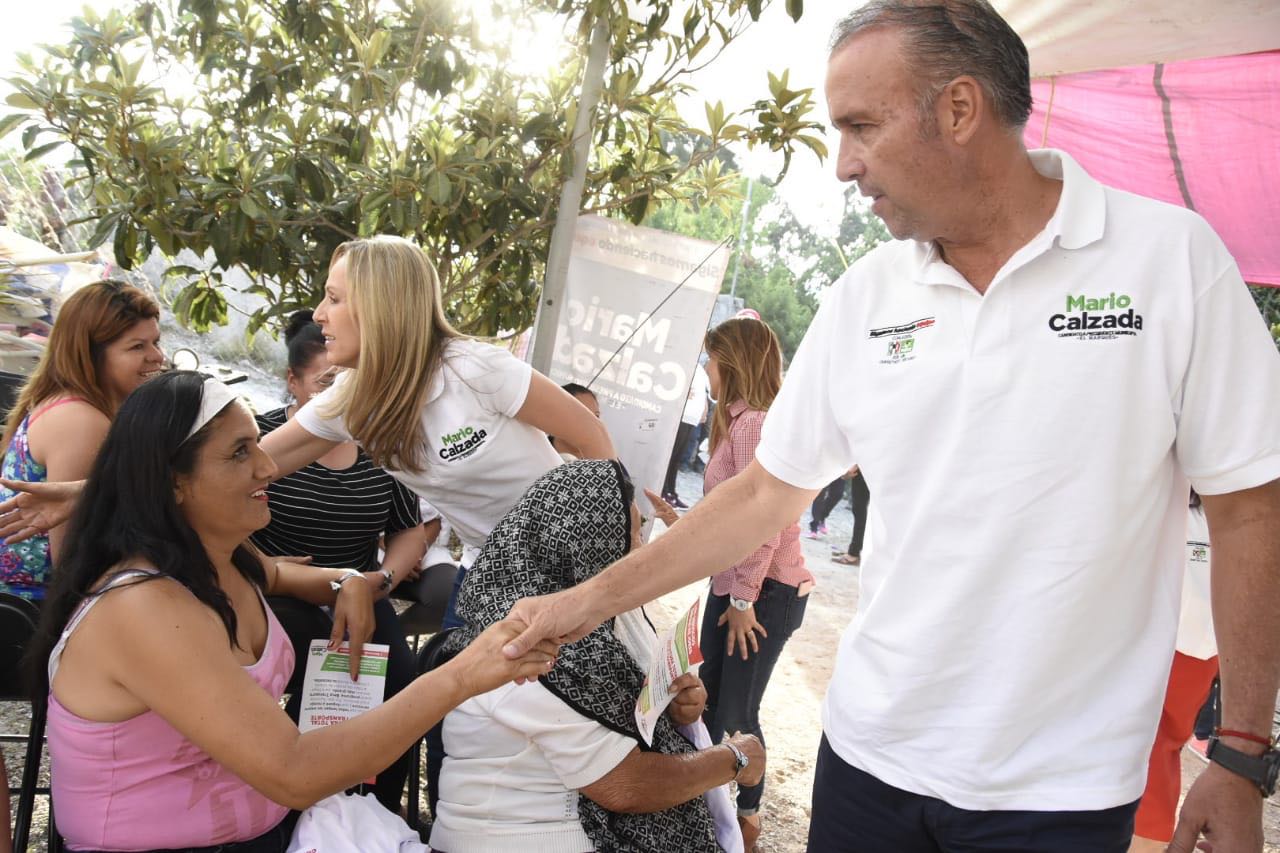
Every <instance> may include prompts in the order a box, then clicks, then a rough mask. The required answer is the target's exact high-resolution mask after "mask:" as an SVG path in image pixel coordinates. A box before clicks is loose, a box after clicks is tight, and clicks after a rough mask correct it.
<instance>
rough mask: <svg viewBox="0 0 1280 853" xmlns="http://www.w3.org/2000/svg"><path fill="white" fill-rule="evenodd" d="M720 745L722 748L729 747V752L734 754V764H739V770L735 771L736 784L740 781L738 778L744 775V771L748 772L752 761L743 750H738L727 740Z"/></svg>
mask: <svg viewBox="0 0 1280 853" xmlns="http://www.w3.org/2000/svg"><path fill="white" fill-rule="evenodd" d="M720 744H721V746H727V747H729V751H730V752H732V753H733V760H734V763H735V764H737V767H738V769H737V770H735V771H734V773H733V779H734V781H735V782H736V781H737V780H738V777H739V776H741V775H742V771H743V770H746V769H747V765H748V764H750V763H751V759H750V758H747V756H746V755H745V754H744V753H743V751H742V750H740V749H738V748H737V747H736V746H734V745H733V744H732V743H730V742H729V741H727V740H723V741H721V742H720Z"/></svg>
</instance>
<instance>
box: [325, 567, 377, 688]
mask: <svg viewBox="0 0 1280 853" xmlns="http://www.w3.org/2000/svg"><path fill="white" fill-rule="evenodd" d="M373 627H374V617H373V586H372V585H371V584H370V583H368V582H367V581H366V580H364V576H363V575H361V577H360V578H359V579H357V578H352V579H351V580H349V581H347V582H346V583H344V584H343V585H342V586H340V587H338V599H337V601H335V602H334V603H333V631H332V632H331V633H330V634H329V648H330V649H336V648H337V647H338V646H339V644H341V643H342V637H343V635H344V634H345V635H346V637H347V640H348V642H349V643H350V644H351V680H352V681H359V680H360V656H361V655H362V654H364V644H365V643H367V642H369V638H370V637H372V636H373Z"/></svg>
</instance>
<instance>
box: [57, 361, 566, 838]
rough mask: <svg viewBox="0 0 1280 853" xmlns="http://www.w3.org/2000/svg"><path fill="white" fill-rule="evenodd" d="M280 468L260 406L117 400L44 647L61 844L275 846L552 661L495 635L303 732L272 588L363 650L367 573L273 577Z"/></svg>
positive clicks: (190, 393)
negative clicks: (316, 809) (267, 557)
mask: <svg viewBox="0 0 1280 853" xmlns="http://www.w3.org/2000/svg"><path fill="white" fill-rule="evenodd" d="M275 471H276V469H275V465H274V464H273V463H272V462H271V459H270V458H269V457H268V456H267V455H266V454H265V453H264V452H263V451H262V449H261V448H260V447H259V446H258V428H257V424H256V423H255V421H254V419H253V416H252V415H251V414H250V412H249V410H248V409H247V408H246V407H245V406H243V405H242V404H241V403H239V402H238V401H237V400H236V399H235V397H234V395H233V394H232V393H231V392H230V391H229V390H227V388H226V387H225V386H223V385H221V384H219V383H217V382H216V381H214V380H205V379H204V378H203V377H201V376H200V375H198V374H196V373H190V372H185V371H179V372H173V373H169V374H165V375H162V376H160V377H158V378H156V379H154V380H152V381H150V382H148V383H146V384H145V385H143V386H141V387H140V388H139V389H138V390H136V391H135V392H134V393H133V394H132V395H130V397H129V398H128V399H127V400H125V402H124V405H123V406H121V408H120V410H119V412H118V413H117V415H116V418H115V420H114V422H113V423H112V425H111V429H110V431H109V432H108V434H107V437H106V440H105V442H104V443H103V447H102V451H101V453H100V454H99V456H98V458H97V461H96V462H95V463H94V466H93V468H92V470H91V472H90V474H89V478H88V481H87V482H86V484H85V488H84V492H83V495H82V497H81V500H80V503H79V505H78V507H77V510H76V512H75V514H74V515H73V517H72V519H71V521H70V523H69V525H68V527H69V530H68V534H67V549H66V553H65V555H64V556H63V559H62V561H61V564H60V565H59V569H58V573H57V575H56V576H55V578H54V583H53V586H52V587H51V588H50V593H49V596H48V598H47V601H46V604H45V608H44V613H43V621H42V625H41V631H40V634H39V636H38V637H37V639H36V640H35V642H34V649H33V651H34V655H33V658H34V660H36V661H38V662H39V665H40V669H39V671H38V672H36V673H33V674H34V675H35V676H36V677H37V679H38V682H39V684H38V687H37V690H38V694H39V696H40V698H41V699H44V698H45V697H46V696H47V700H48V703H49V722H48V736H49V752H50V756H51V761H52V771H51V781H52V787H53V798H54V803H55V806H56V808H57V813H58V826H59V829H60V830H61V832H62V834H63V836H64V838H65V840H66V841H67V844H68V847H70V848H71V849H73V850H94V851H169V850H199V849H201V848H205V847H211V846H215V845H218V846H220V849H221V850H223V851H233V850H234V851H255V853H256V851H277V850H284V849H285V848H286V846H287V845H288V842H289V838H290V834H291V820H290V819H289V817H290V810H300V809H304V808H307V807H308V806H310V805H312V804H313V803H315V802H316V801H318V800H320V799H322V798H323V797H326V796H328V795H330V794H333V793H336V792H339V791H342V790H343V789H345V788H348V787H350V786H352V785H355V784H357V783H358V782H360V781H361V780H363V779H366V778H368V777H370V776H373V775H375V774H376V773H378V772H379V771H380V770H382V769H383V768H384V767H386V766H387V765H388V764H390V763H391V761H393V760H394V759H395V758H396V757H397V756H399V755H400V754H401V753H403V752H404V751H405V750H406V749H408V747H409V746H410V745H411V744H412V743H413V742H414V741H415V740H416V739H417V738H418V737H419V736H421V734H422V733H423V732H425V731H426V730H427V729H429V728H431V727H432V726H433V725H435V724H436V723H437V722H439V720H440V719H441V718H442V717H443V716H444V714H445V713H446V712H447V711H448V710H450V709H451V708H453V707H454V706H456V705H457V704H459V703H460V702H462V701H464V700H465V699H467V698H469V697H471V696H474V695H477V694H479V693H483V692H486V691H488V690H491V689H493V688H494V687H497V686H498V685H500V684H502V683H505V682H506V681H509V680H512V679H514V678H518V677H519V678H525V677H535V676H537V675H539V674H541V673H543V672H545V671H546V669H547V668H548V667H549V666H550V663H551V660H552V657H553V655H554V652H555V649H554V646H552V645H550V644H548V645H545V646H543V647H541V648H540V649H537V650H535V651H534V652H532V653H530V654H529V655H527V656H526V657H525V658H522V659H521V660H518V661H508V660H506V658H505V657H504V656H503V654H502V646H503V645H504V644H505V643H506V642H507V641H508V640H510V639H511V638H512V637H514V636H515V635H516V634H517V633H519V629H518V628H517V627H516V625H515V624H513V623H509V622H504V623H500V624H498V625H495V626H494V627H493V628H492V629H490V630H489V631H487V632H485V634H484V635H482V636H481V637H480V638H479V639H478V640H477V641H476V643H474V644H473V645H472V646H471V647H469V648H468V649H467V650H466V651H464V652H463V653H462V654H461V655H460V656H459V657H457V658H455V659H454V660H453V661H452V662H451V663H449V664H447V665H445V666H443V667H441V668H439V669H437V670H434V671H433V672H431V673H428V674H427V675H424V676H422V677H421V678H419V679H417V680H416V681H415V682H414V683H413V684H411V685H410V686H409V687H408V688H406V689H405V690H403V691H401V692H400V693H399V694H397V695H396V696H395V697H393V698H392V699H391V700H389V701H388V702H386V703H385V704H383V705H381V706H380V707H378V708H376V709H375V710H373V711H370V712H368V713H366V714H362V715H360V716H358V717H356V718H354V719H352V720H349V721H347V722H344V723H340V724H338V725H334V726H330V727H329V728H326V729H320V730H316V731H312V732H308V733H307V734H305V735H303V734H299V732H298V729H297V727H296V726H294V724H293V723H292V722H291V721H290V720H289V718H288V717H287V716H286V715H285V713H284V711H283V710H282V709H281V707H280V704H279V699H280V695H281V693H282V692H283V690H284V685H285V683H286V682H287V681H288V677H289V674H290V672H291V670H292V667H293V664H294V661H293V655H292V652H291V649H290V645H289V642H288V639H287V638H286V637H285V635H284V632H283V631H282V630H281V629H280V626H279V624H277V623H276V621H275V619H274V618H273V617H272V616H271V612H270V610H269V609H268V608H266V607H265V606H264V604H263V598H262V596H263V592H271V593H279V594H285V595H294V596H297V597H299V598H303V599H306V600H309V601H314V602H316V603H318V604H329V605H333V607H334V621H335V625H336V626H337V628H336V629H335V642H336V640H337V639H340V638H341V632H342V631H343V630H344V629H347V628H350V633H351V639H352V641H353V643H354V642H363V641H364V640H365V639H367V637H368V631H369V629H370V628H371V626H366V625H358V624H354V623H349V621H348V614H356V613H363V612H367V609H368V608H367V605H368V598H369V597H370V595H371V591H372V590H371V588H370V587H369V586H368V585H367V582H366V581H365V580H363V579H362V578H361V577H360V576H359V574H358V573H348V572H347V571H346V570H338V569H315V568H311V567H303V566H295V565H291V564H288V563H271V564H264V561H262V560H261V559H260V558H259V557H258V555H257V554H256V553H255V552H252V551H250V550H249V549H248V548H247V547H246V546H245V545H244V542H245V540H246V539H247V538H248V536H249V534H250V533H252V532H253V531H254V530H256V529H258V528H260V527H262V526H264V525H265V524H266V523H267V521H268V520H269V519H270V510H269V508H268V506H267V501H266V491H265V489H266V485H267V483H268V482H269V481H270V480H271V478H272V477H273V476H274V474H275Z"/></svg>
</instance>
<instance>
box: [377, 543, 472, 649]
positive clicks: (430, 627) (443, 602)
mask: <svg viewBox="0 0 1280 853" xmlns="http://www.w3.org/2000/svg"><path fill="white" fill-rule="evenodd" d="M457 576H458V567H457V565H456V564H454V563H435V564H433V565H430V566H427V567H426V568H425V569H423V570H422V575H421V576H420V577H419V578H418V579H417V580H416V581H413V582H412V583H402V584H400V585H399V586H398V587H396V589H395V591H394V592H392V593H391V595H392V596H393V597H395V598H399V599H402V600H404V601H410V602H413V603H412V604H411V605H410V606H409V609H408V610H405V611H404V612H403V613H401V614H400V627H401V628H402V629H403V630H404V634H405V637H406V638H407V639H410V641H411V642H413V646H414V649H415V650H416V649H417V648H418V643H417V641H416V638H417V637H419V636H422V635H423V634H435V633H436V632H438V631H439V630H440V626H441V624H442V623H443V622H444V611H445V608H446V607H448V606H449V596H450V595H451V594H452V593H453V579H454V578H456V577H457Z"/></svg>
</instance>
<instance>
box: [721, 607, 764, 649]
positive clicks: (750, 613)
mask: <svg viewBox="0 0 1280 853" xmlns="http://www.w3.org/2000/svg"><path fill="white" fill-rule="evenodd" d="M726 622H728V623H729V635H728V637H726V639H725V653H726V654H727V655H729V657H733V650H734V648H735V646H736V647H737V648H741V649H742V659H743V660H746V659H747V657H748V656H749V654H750V653H749V652H748V651H747V643H748V642H749V643H750V644H751V651H752V652H759V651H760V641H759V640H757V639H756V632H757V631H759V632H760V636H761V637H767V636H769V632H768V631H766V630H765V629H764V626H763V625H761V624H760V623H759V622H757V621H756V608H755V605H752V606H751V607H748V608H747V609H746V610H739V609H738V608H736V607H730V608H729V609H728V610H726V611H725V612H724V613H723V614H721V616H720V621H719V622H717V623H716V625H717V626H719V625H723V624H725V623H726Z"/></svg>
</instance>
